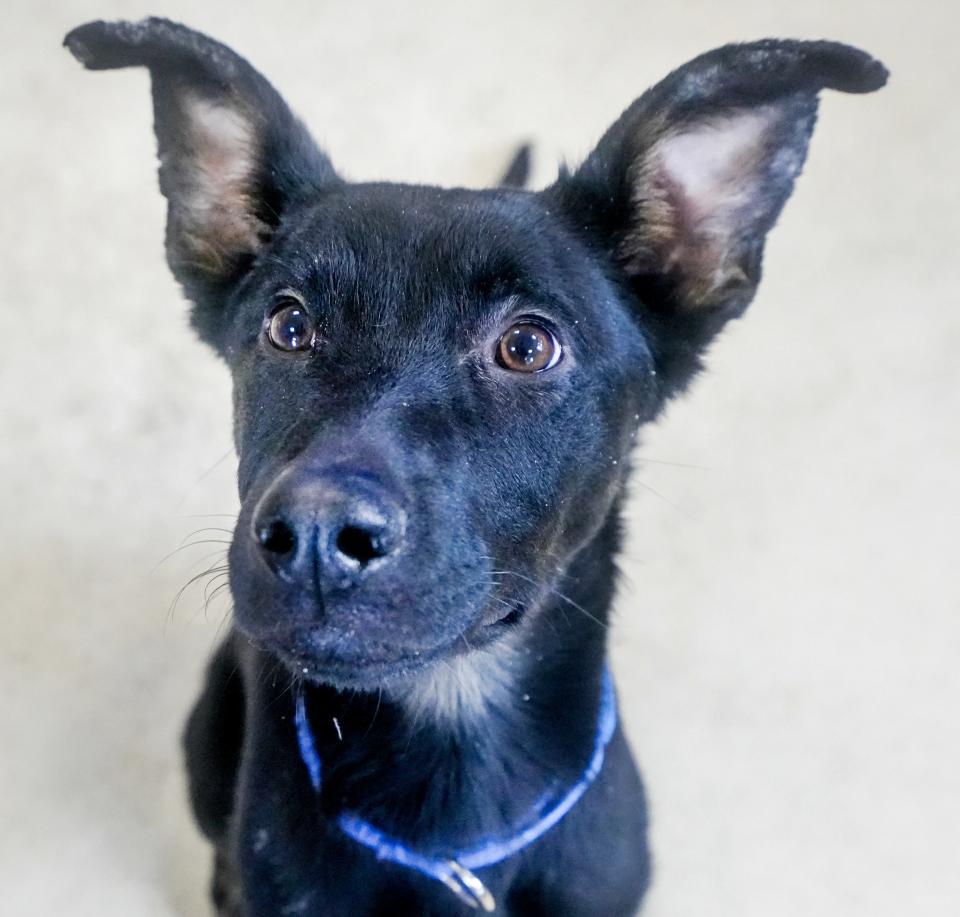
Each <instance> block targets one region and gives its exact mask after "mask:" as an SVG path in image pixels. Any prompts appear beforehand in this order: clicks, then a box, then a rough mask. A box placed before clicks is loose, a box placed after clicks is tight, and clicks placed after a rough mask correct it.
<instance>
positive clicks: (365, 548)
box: [337, 525, 388, 567]
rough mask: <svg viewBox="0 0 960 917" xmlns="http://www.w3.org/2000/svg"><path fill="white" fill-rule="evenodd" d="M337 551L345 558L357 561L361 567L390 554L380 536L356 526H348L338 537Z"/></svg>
mask: <svg viewBox="0 0 960 917" xmlns="http://www.w3.org/2000/svg"><path fill="white" fill-rule="evenodd" d="M337 550H338V551H339V552H340V553H341V554H343V555H344V556H345V557H349V558H350V559H351V560H353V561H356V562H357V563H358V564H359V565H360V566H361V567H365V566H367V564H369V563H370V561H372V560H376V558H378V557H383V556H384V555H385V554H387V553H388V552H387V551H386V550H385V549H384V545H383V541H382V539H381V538H380V536H378V535H374V534H372V533H370V532H368V531H366V530H365V529H361V528H358V527H357V526H355V525H348V526H345V527H344V528H343V529H341V530H340V533H339V534H338V535H337Z"/></svg>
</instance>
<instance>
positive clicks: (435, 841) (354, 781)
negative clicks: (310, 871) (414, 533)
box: [288, 531, 615, 848]
mask: <svg viewBox="0 0 960 917" xmlns="http://www.w3.org/2000/svg"><path fill="white" fill-rule="evenodd" d="M611 537H612V538H614V540H615V531H614V532H613V533H612V534H611V533H610V532H608V533H601V535H599V536H598V537H597V538H596V539H594V541H593V542H592V543H591V544H590V545H588V547H587V548H586V549H584V551H582V552H580V554H579V555H578V557H577V558H576V560H575V561H574V563H573V565H571V568H570V570H569V571H568V574H567V576H566V577H565V578H564V581H563V582H562V583H561V584H559V586H558V588H557V590H556V591H557V593H558V594H555V595H552V596H551V598H550V600H549V601H548V602H547V603H545V605H544V606H543V607H542V608H540V609H538V610H537V612H536V614H535V615H534V616H532V619H531V620H529V621H524V622H522V623H521V624H520V625H518V626H517V627H516V629H515V631H514V632H513V633H511V634H509V635H507V636H506V638H505V639H504V640H502V641H500V642H498V643H497V644H496V645H495V646H493V647H491V648H489V649H485V650H478V651H475V652H473V653H469V654H466V655H464V656H462V657H459V658H458V659H456V660H451V661H450V662H449V663H448V664H446V665H438V666H435V667H434V668H432V669H431V670H428V671H426V672H424V673H421V674H420V675H417V676H415V677H412V678H411V679H410V680H409V682H407V683H404V684H402V685H399V686H394V687H392V688H389V689H385V690H384V691H383V692H382V694H378V693H374V694H372V695H364V694H349V693H345V692H337V691H335V690H334V689H332V688H326V687H323V686H305V688H304V691H305V695H304V697H305V701H306V709H307V710H308V711H309V719H310V725H311V728H312V732H313V734H314V736H315V739H316V744H317V750H318V753H319V755H320V757H321V759H322V761H323V782H322V790H321V793H320V798H321V805H322V807H323V809H324V811H325V812H327V813H328V814H329V815H334V814H337V813H339V812H340V811H342V810H344V809H346V810H349V811H352V812H355V813H357V814H358V815H359V816H361V817H362V818H364V819H365V820H367V821H369V822H370V823H371V824H374V825H376V826H377V827H378V828H379V829H381V830H384V831H386V832H388V833H392V834H394V835H396V836H399V837H403V838H405V839H407V840H409V841H410V842H411V843H417V844H421V845H423V846H425V847H426V848H429V847H430V846H431V845H454V846H456V845H467V844H469V843H471V842H473V841H475V840H476V838H478V837H482V836H489V835H492V834H498V833H503V832H504V831H509V830H510V829H511V828H513V827H514V826H515V825H516V824H517V823H519V822H521V821H522V820H523V819H524V818H525V817H526V816H527V815H528V813H529V811H530V810H531V808H532V807H533V806H534V805H535V804H536V803H537V802H538V800H542V799H543V797H544V794H546V793H550V792H556V791H558V790H562V789H563V788H565V787H567V786H569V785H572V784H573V783H574V782H576V781H577V780H578V779H579V778H580V777H581V775H582V772H583V768H584V766H585V764H586V762H587V760H588V759H589V756H590V751H591V749H592V747H593V745H594V743H595V740H596V733H597V718H598V710H599V707H600V690H601V681H602V672H603V667H604V660H605V649H606V639H605V638H606V619H607V613H608V609H609V605H610V601H611V598H612V592H613V582H614V565H613V550H612V547H613V545H612V543H611V540H610V539H611ZM561 590H562V597H561ZM288 702H289V700H288ZM296 766H298V767H302V766H303V765H302V762H300V761H298V762H297V765H296ZM451 812H453V813H456V814H455V816H454V817H451Z"/></svg>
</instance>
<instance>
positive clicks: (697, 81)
mask: <svg viewBox="0 0 960 917" xmlns="http://www.w3.org/2000/svg"><path fill="white" fill-rule="evenodd" d="M66 44H67V46H68V47H69V49H70V50H71V51H72V52H73V53H74V54H75V55H76V56H77V57H78V58H79V59H80V60H81V61H82V62H83V63H84V64H85V65H86V66H87V67H89V68H91V69H112V68H116V67H128V66H137V65H142V66H146V67H148V68H149V70H150V73H151V76H152V85H153V103H154V110H155V118H156V133H157V138H158V141H159V148H160V187H161V190H162V191H163V194H164V195H165V196H166V198H167V201H168V203H169V218H168V225H167V239H166V245H167V256H168V259H169V263H170V267H171V269H172V270H173V273H174V274H175V275H176V277H177V279H178V280H179V281H180V283H181V284H182V285H183V288H184V291H185V292H186V295H187V297H188V298H189V299H190V300H191V302H192V303H193V321H194V324H195V326H196V328H197V330H198V331H199V333H200V335H201V336H202V337H203V338H204V340H206V341H207V342H208V343H209V344H210V345H211V346H212V347H213V348H214V349H215V350H216V351H217V352H218V353H219V354H220V355H221V356H222V357H223V359H224V360H226V361H227V363H228V365H229V366H230V369H231V371H232V373H233V376H234V386H235V388H234V391H235V397H234V408H235V413H236V445H237V449H238V452H239V456H240V481H239V490H240V496H241V499H242V511H241V514H240V517H239V520H238V523H237V527H236V532H235V535H234V539H233V544H232V548H231V551H230V585H231V590H232V593H233V596H234V599H235V616H236V630H235V631H234V632H233V633H232V634H231V636H230V637H229V638H228V639H227V640H226V642H225V643H224V645H223V646H222V647H221V648H220V649H219V651H218V653H217V654H216V657H215V658H214V660H213V662H212V665H211V667H210V672H209V677H208V680H207V685H206V688H205V690H204V693H203V695H202V697H201V698H200V701H199V703H198V704H197V706H196V708H195V710H194V711H193V714H192V716H191V718H190V722H189V725H188V728H187V735H186V750H187V759H188V765H189V771H190V780H191V789H192V796H193V805H194V808H195V810H196V815H197V818H198V820H199V822H200V825H201V827H202V829H203V831H204V832H205V833H206V834H207V836H208V837H209V838H210V840H211V841H212V842H213V844H214V846H215V848H216V852H217V856H216V863H217V866H216V874H215V880H214V898H215V901H216V903H217V905H218V907H219V908H220V911H221V913H224V914H244V915H264V917H265V915H269V917H277V915H283V914H314V915H349V917H363V915H452V914H460V913H468V912H469V910H470V908H478V907H479V908H483V909H485V910H496V911H497V912H498V913H502V914H513V915H525V917H529V915H549V917H562V915H575V917H590V915H597V917H616V915H627V914H632V913H634V912H635V911H636V909H637V907H638V904H639V902H640V900H641V897H642V894H643V891H644V889H645V887H646V885H647V882H648V877H649V860H648V853H647V845H646V839H645V834H646V814H645V806H644V800H643V795H642V791H641V786H640V781H639V779H638V776H637V773H636V770H635V768H634V764H633V761H632V759H631V756H630V752H629V750H628V748H627V745H626V743H625V741H624V738H623V735H622V733H621V732H620V731H619V730H618V729H616V725H615V703H614V700H613V696H612V688H611V686H610V682H609V676H608V675H607V674H606V668H605V638H606V629H605V624H606V621H607V619H608V615H609V607H610V603H611V597H612V595H613V591H614V580H615V577H616V570H615V566H614V558H615V555H616V553H617V549H618V546H619V543H620V522H619V515H620V508H621V505H622V502H623V495H624V484H625V481H626V479H627V473H628V468H629V464H630V452H631V447H632V445H633V443H634V441H635V438H636V435H637V431H638V429H639V428H640V427H641V426H642V425H643V424H645V423H647V422H649V421H650V420H652V419H653V418H655V417H656V416H657V414H658V412H659V411H660V410H661V409H662V407H663V405H664V403H665V402H666V401H667V400H668V399H669V398H670V397H672V396H674V395H677V394H678V393H679V392H681V391H682V390H683V389H684V387H685V386H686V385H687V384H688V382H689V381H690V379H691V377H692V376H693V375H694V374H695V373H696V372H697V370H698V368H699V366H700V359H701V355H702V352H703V350H704V348H705V347H706V346H707V344H708V343H709V341H710V340H711V339H712V338H713V337H714V335H715V334H716V333H717V332H718V331H719V330H720V328H721V327H722V326H723V325H724V323H725V322H726V321H728V320H729V319H731V318H734V317H736V316H739V315H740V314H741V313H742V312H743V310H744V308H745V307H746V306H747V304H748V303H749V302H750V300H751V298H752V297H753V294H754V291H755V290H756V286H757V283H758V281H759V279H760V265H761V258H762V254H763V245H764V237H765V235H766V233H767V232H768V230H769V229H770V228H771V227H772V226H773V224H774V222H775V220H776V219H777V216H778V214H779V213H780V210H781V208H782V207H783V204H784V202H785V201H786V199H787V197H788V196H789V195H790V192H791V190H792V188H793V183H794V179H795V178H796V176H797V175H798V173H799V172H800V169H801V166H802V165H803V161H804V157H805V155H806V151H807V144H808V141H809V139H810V134H811V131H812V130H813V125H814V120H815V116H816V109H817V93H818V92H819V91H820V90H821V89H823V88H833V89H839V90H843V91H845V92H870V91H872V90H875V89H877V88H879V87H880V86H882V85H883V83H884V82H885V80H886V71H885V69H884V68H883V66H881V65H880V64H879V63H878V62H877V61H875V60H872V59H871V58H870V57H868V56H867V55H866V54H864V53H862V52H860V51H857V50H855V49H853V48H850V47H846V46H844V45H839V44H833V43H829V42H791V41H772V40H771V41H762V42H757V43H755V44H748V45H731V46H728V47H725V48H721V49H720V50H717V51H713V52H710V53H708V54H706V55H704V56H702V57H700V58H697V59H696V60H695V61H693V62H692V63H690V64H687V65H686V66H684V67H682V68H681V69H679V70H677V71H676V72H675V73H673V74H671V75H670V76H669V77H667V79H666V80H664V81H663V82H662V83H660V84H659V85H657V86H656V87H654V88H653V89H651V90H650V91H649V92H647V93H646V94H644V95H643V96H641V97H640V98H639V99H638V100H637V101H636V102H634V104H633V105H631V106H630V107H629V108H628V109H627V110H626V112H625V113H624V114H623V116H622V117H621V118H620V119H619V120H618V121H617V122H616V123H615V124H614V125H613V127H611V128H610V130H609V131H608V132H607V134H606V135H605V136H604V137H603V139H602V140H601V141H600V144H599V146H598V147H597V148H596V150H595V151H594V152H593V153H592V154H591V155H590V156H589V157H588V158H587V160H586V162H585V163H584V164H583V165H582V166H580V168H579V169H577V170H576V171H574V172H572V173H568V172H566V171H564V172H563V173H561V175H560V177H559V178H558V179H557V181H556V182H555V183H554V184H553V185H552V186H550V187H549V188H547V189H546V190H545V191H542V192H539V193H532V192H528V191H523V190H520V189H517V188H500V189H496V190H489V191H466V190H461V189H450V190H447V189H440V188H432V187H410V186H404V185H394V184H352V183H348V182H346V181H344V180H343V179H342V178H340V177H339V176H338V175H337V173H336V172H335V171H334V169H333V166H332V165H331V164H330V160H329V159H328V158H327V157H326V155H325V154H324V153H323V152H321V150H320V149H318V148H317V146H315V144H314V143H313V141H312V140H311V139H310V137H309V135H308V134H307V132H306V130H305V129H304V127H303V126H302V125H301V124H300V122H299V121H297V119H296V118H295V117H294V116H293V115H292V114H291V112H290V110H289V109H288V108H287V106H286V105H285V104H284V102H283V100H282V99H281V98H280V96H279V95H278V94H277V93H276V91H275V90H274V89H273V88H272V87H271V86H270V84H269V83H268V82H267V81H266V80H265V79H264V78H263V77H261V76H260V75H259V74H258V73H257V72H256V71H255V70H254V69H253V68H252V67H250V65H249V64H247V63H246V62H245V61H244V60H242V59H241V58H239V57H238V56H237V55H235V54H234V53H233V52H232V51H230V50H229V49H228V48H226V47H224V46H223V45H220V44H217V43H216V42H214V41H212V40H211V39H209V38H206V37H204V36H203V35H199V34H197V33H196V32H192V31H190V30H188V29H186V28H184V27H183V26H180V25H176V24H174V23H171V22H166V21H163V20H158V19H151V20H147V21H145V22H142V23H139V24H135V25H133V24H128V23H116V24H105V23H99V22H98V23H91V24H89V25H85V26H82V27H81V28H79V29H76V30H75V31H73V32H71V33H70V34H69V35H68V36H67V39H66ZM522 166H523V164H522V162H520V163H518V166H517V168H516V169H515V170H513V171H514V172H515V173H520V172H522V171H523V167H522ZM513 177H514V178H517V177H518V176H517V175H516V174H515V175H514V176H513ZM281 672H282V673H284V674H282V675H281V674H280V673H281ZM291 674H292V676H293V682H292V684H293V689H292V690H291Z"/></svg>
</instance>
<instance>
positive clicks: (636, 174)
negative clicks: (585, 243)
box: [546, 40, 887, 371]
mask: <svg viewBox="0 0 960 917" xmlns="http://www.w3.org/2000/svg"><path fill="white" fill-rule="evenodd" d="M886 78H887V71H886V69H885V68H884V67H883V65H882V64H880V63H879V62H878V61H876V60H874V59H873V58H871V57H869V56H868V55H867V54H865V53H864V52H862V51H859V50H857V49H855V48H851V47H848V46H846V45H842V44H836V43H833V42H823V41H816V42H800V41H776V40H765V41H759V42H756V43H753V44H743V45H728V46H727V47H724V48H720V49H718V50H715V51H711V52H708V53H707V54H704V55H702V56H701V57H698V58H696V59H695V60H693V61H692V62H690V63H688V64H686V65H685V66H683V67H681V68H679V69H678V70H676V71H674V72H673V73H672V74H670V76H668V77H667V78H666V79H665V80H663V82H661V83H659V84H658V85H656V86H655V87H653V88H652V89H650V90H649V91H648V92H646V93H645V94H644V95H643V96H641V97H640V98H639V99H637V100H636V101H635V102H634V103H633V104H632V105H631V106H630V107H629V108H628V109H627V110H626V111H625V112H624V114H623V115H622V116H621V117H620V119H619V120H618V121H617V122H616V123H615V124H614V125H613V126H612V127H611V128H610V130H609V131H608V132H607V133H606V135H605V136H604V137H603V139H602V140H601V141H600V143H599V145H598V146H597V148H596V149H595V150H594V152H593V153H592V154H591V155H590V156H589V157H588V158H587V160H586V161H585V162H584V163H583V165H582V166H581V167H580V168H579V169H578V170H577V171H576V172H575V173H574V174H572V175H561V177H560V179H558V181H557V183H556V185H554V186H553V187H552V188H550V189H548V190H547V192H546V193H547V194H548V195H551V196H552V197H553V199H554V200H555V201H556V202H557V204H558V205H559V206H560V208H561V209H562V210H564V211H566V212H567V213H568V214H570V215H571V216H572V218H573V219H574V221H575V223H574V225H575V226H576V227H577V228H578V229H580V230H581V231H582V230H583V229H586V231H587V232H588V234H590V236H591V238H592V241H593V243H594V244H598V245H599V246H600V247H601V248H603V249H604V250H605V251H607V252H608V254H609V255H610V256H611V257H612V258H613V259H614V260H615V261H616V263H617V265H618V267H619V269H620V271H622V272H623V274H624V275H625V277H626V280H627V282H628V284H629V285H630V287H631V288H632V289H633V290H634V292H635V293H636V294H637V297H638V299H639V300H640V302H641V303H642V305H643V307H644V308H645V309H647V310H648V312H649V313H650V314H651V315H652V318H653V321H654V324H655V325H658V326H659V327H660V328H661V331H662V332H663V334H664V335H665V336H666V337H670V336H673V337H674V338H676V339H675V340H673V341H671V342H670V345H671V346H673V347H674V348H676V350H677V353H678V354H686V357H687V359H686V361H685V362H686V363H687V364H688V369H689V370H690V371H692V370H694V369H695V368H696V365H697V357H696V354H697V353H698V352H699V351H700V350H701V349H702V347H703V345H704V344H705V343H706V342H707V341H708V340H709V339H710V338H711V337H712V336H713V335H714V334H715V333H716V331H717V330H719V328H720V327H721V326H722V325H723V324H724V322H726V321H727V320H728V319H730V318H733V317H735V316H738V315H740V314H741V313H742V312H743V310H744V309H745V308H746V306H747V304H748V303H749V302H750V300H751V299H752V298H753V295H754V292H755V291H756V287H757V284H758V282H759V280H760V268H761V259H762V254H763V245H764V240H765V237H766V234H767V232H768V231H769V230H770V228H771V227H772V226H773V224H774V222H775V221H776V219H777V217H778V215H779V214H780V211H781V209H782V207H783V205H784V203H785V202H786V200H787V198H788V197H789V196H790V192H791V191H792V189H793V183H794V180H795V179H796V177H797V175H798V174H799V173H800V170H801V168H802V166H803V162H804V159H805V158H806V154H807V145H808V142H809V139H810V135H811V132H812V131H813V126H814V121H815V120H816V111H817V93H818V92H819V91H820V90H821V89H825V88H830V89H838V90H842V91H844V92H855V93H863V92H872V91H873V90H875V89H879V88H880V87H881V86H883V84H884V83H885V82H886ZM664 346H666V345H664Z"/></svg>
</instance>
